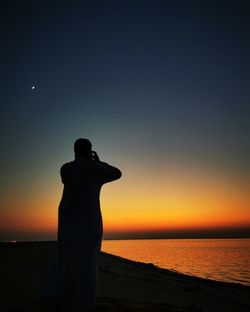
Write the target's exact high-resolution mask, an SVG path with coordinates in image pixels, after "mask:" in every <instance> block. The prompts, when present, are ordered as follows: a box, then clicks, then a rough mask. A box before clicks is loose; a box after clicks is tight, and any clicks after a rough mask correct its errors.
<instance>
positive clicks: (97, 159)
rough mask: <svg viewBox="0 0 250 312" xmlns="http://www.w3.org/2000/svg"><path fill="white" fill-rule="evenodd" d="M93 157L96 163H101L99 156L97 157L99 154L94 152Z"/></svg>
mask: <svg viewBox="0 0 250 312" xmlns="http://www.w3.org/2000/svg"><path fill="white" fill-rule="evenodd" d="M92 156H93V160H94V161H100V159H99V156H98V155H97V152H95V151H92Z"/></svg>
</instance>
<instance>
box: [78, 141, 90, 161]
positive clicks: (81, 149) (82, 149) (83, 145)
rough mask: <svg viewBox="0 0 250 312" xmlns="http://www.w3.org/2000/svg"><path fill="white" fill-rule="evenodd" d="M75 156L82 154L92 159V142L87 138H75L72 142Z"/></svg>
mask: <svg viewBox="0 0 250 312" xmlns="http://www.w3.org/2000/svg"><path fill="white" fill-rule="evenodd" d="M74 152H75V156H83V157H85V158H87V159H89V160H91V159H92V144H91V142H90V141H89V140H88V139H82V138H80V139H77V140H76V141H75V143H74Z"/></svg>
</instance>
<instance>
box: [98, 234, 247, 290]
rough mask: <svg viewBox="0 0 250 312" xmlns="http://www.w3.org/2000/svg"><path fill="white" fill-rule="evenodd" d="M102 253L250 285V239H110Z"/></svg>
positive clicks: (209, 277)
mask: <svg viewBox="0 0 250 312" xmlns="http://www.w3.org/2000/svg"><path fill="white" fill-rule="evenodd" d="M102 250H103V251H105V252H108V253H111V254H114V255H118V256H121V257H124V258H127V259H131V260H135V261H140V262H145V263H154V264H155V265H157V266H159V267H162V268H166V269H169V270H174V271H178V272H181V273H186V274H189V275H195V276H199V277H204V278H208V279H214V280H219V281H227V282H236V283H241V284H246V285H248V286H250V239H146V240H107V241H103V245H102Z"/></svg>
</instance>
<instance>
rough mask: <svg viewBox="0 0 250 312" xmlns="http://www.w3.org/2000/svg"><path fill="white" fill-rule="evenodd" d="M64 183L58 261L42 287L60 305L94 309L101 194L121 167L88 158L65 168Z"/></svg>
mask: <svg viewBox="0 0 250 312" xmlns="http://www.w3.org/2000/svg"><path fill="white" fill-rule="evenodd" d="M61 177H62V182H63V184H64V190H63V195H62V199H61V202H60V205H59V211H58V262H57V264H56V265H55V267H54V268H53V270H52V272H51V273H50V274H49V277H48V279H47V281H45V284H44V285H43V287H42V291H41V293H40V295H41V296H42V297H47V298H54V299H55V300H56V302H57V303H58V304H59V305H62V306H73V307H77V308H80V309H82V310H83V311H91V310H93V309H94V306H95V299H96V287H97V276H98V257H99V254H100V249H101V241H102V233H103V227H102V215H101V210H100V201H99V195H100V190H101V187H102V185H103V184H104V183H107V182H111V181H113V180H116V179H119V178H120V177H121V172H120V170H119V169H117V168H115V167H113V166H110V165H108V164H106V163H103V162H96V161H89V160H86V159H84V158H77V159H76V160H74V161H72V162H69V163H66V164H64V165H63V166H62V168H61Z"/></svg>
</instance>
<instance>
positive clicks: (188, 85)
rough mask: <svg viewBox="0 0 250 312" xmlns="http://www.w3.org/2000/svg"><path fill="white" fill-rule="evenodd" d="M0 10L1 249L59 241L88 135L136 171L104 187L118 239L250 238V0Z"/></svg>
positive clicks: (105, 153) (16, 4)
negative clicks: (60, 216)
mask: <svg viewBox="0 0 250 312" xmlns="http://www.w3.org/2000/svg"><path fill="white" fill-rule="evenodd" d="M4 2H5V3H4ZM0 12H1V13H0V14H1V20H2V22H3V25H2V27H1V29H2V30H1V39H2V47H1V50H2V51H1V55H2V56H1V77H0V79H1V94H0V101H1V124H0V127H1V154H0V158H1V159H0V163H1V178H0V179H1V180H0V184H1V189H0V240H24V239H25V240H33V239H39V240H40V239H41V240H44V239H55V238H56V231H57V209H58V203H59V200H60V197H61V193H62V184H61V181H60V175H59V170H60V167H61V165H62V164H63V163H65V162H68V161H71V160H73V158H74V154H73V143H74V141H75V139H77V138H79V137H86V138H89V139H90V140H91V141H92V143H93V149H94V150H96V151H97V152H98V154H99V156H100V158H101V160H103V161H105V162H108V163H110V164H112V165H114V166H117V167H118V168H120V169H121V170H122V172H123V177H122V179H120V180H119V181H117V182H114V183H110V184H107V185H105V186H104V187H103V191H102V195H101V201H102V211H103V219H104V233H105V237H106V238H128V237H129V238H131V237H189V236H190V237H204V236H220V237H223V236H248V237H250V195H249V194H250V189H249V185H250V140H249V137H250V122H249V120H250V102H249V71H250V57H249V56H250V44H249V31H250V22H249V4H248V2H247V1H238V0H235V1H230V0H228V1H220V0H218V1H186V0H183V1H178V0H176V1H164V0H162V1H159V0H155V1H153V0H152V1H148V0H144V1H143V0H142V1H139V0H130V1H125V0H115V1H112V0H110V1H108V0H107V1H95V0H92V1H76V0H71V1H45V0H44V1H42V0H40V1H39V0H38V1H25V0H24V1H18V0H16V1H3V2H1V10H0Z"/></svg>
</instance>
